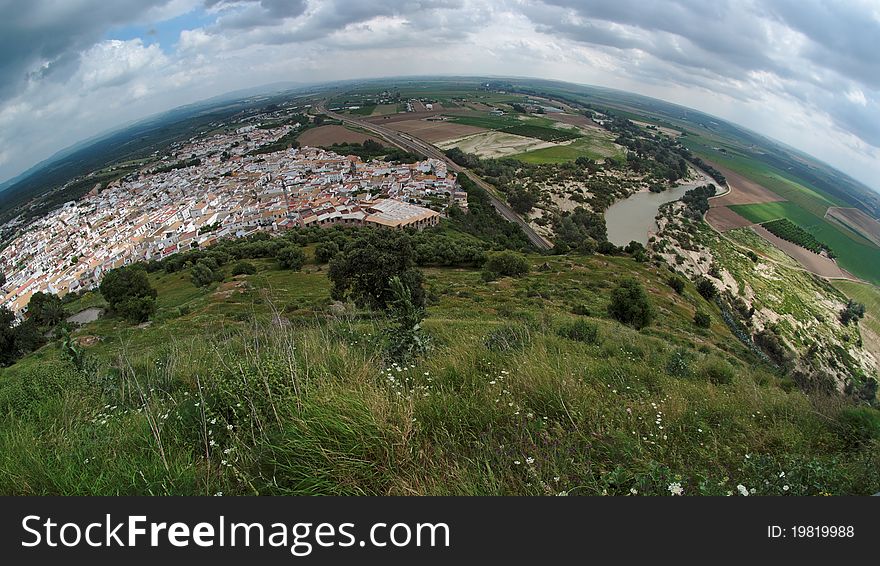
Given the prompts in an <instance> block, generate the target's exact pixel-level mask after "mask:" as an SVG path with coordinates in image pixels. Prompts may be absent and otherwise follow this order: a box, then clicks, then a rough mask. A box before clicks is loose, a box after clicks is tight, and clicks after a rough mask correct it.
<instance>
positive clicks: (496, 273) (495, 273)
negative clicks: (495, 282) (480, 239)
mask: <svg viewBox="0 0 880 566" xmlns="http://www.w3.org/2000/svg"><path fill="white" fill-rule="evenodd" d="M528 272H529V262H528V261H526V258H525V257H524V256H523V255H522V254H518V253H516V252H512V251H510V250H505V251H502V252H496V253H492V254H489V257H488V258H487V259H486V264H485V266H484V272H483V273H484V279H489V278H491V279H495V278H497V277H519V276H521V275H525V274H526V273H528Z"/></svg>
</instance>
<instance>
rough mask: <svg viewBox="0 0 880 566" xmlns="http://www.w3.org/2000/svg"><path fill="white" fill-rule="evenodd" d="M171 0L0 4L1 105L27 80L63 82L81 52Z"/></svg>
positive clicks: (36, 0) (0, 0)
mask: <svg viewBox="0 0 880 566" xmlns="http://www.w3.org/2000/svg"><path fill="white" fill-rule="evenodd" d="M169 1H170V0H114V1H113V2H106V1H102V0H69V1H65V2H49V1H44V0H29V1H28V2H20V1H16V0H0V14H3V17H2V18H0V101H3V100H7V99H9V98H10V97H11V96H14V95H15V94H16V93H18V92H20V91H21V90H22V89H23V88H24V86H25V84H26V81H27V80H28V79H31V80H57V81H63V80H65V79H67V78H69V77H70V75H71V74H72V73H73V72H74V71H75V69H76V66H77V64H78V61H79V56H80V55H79V54H80V53H81V52H82V51H83V50H85V49H88V48H89V47H91V46H92V45H94V44H95V42H97V41H99V40H100V39H101V37H102V36H103V34H104V33H105V32H106V31H107V29H108V28H110V27H112V26H117V25H124V24H126V23H130V22H132V21H135V20H136V19H137V18H138V17H139V16H141V15H143V14H145V13H146V12H148V11H149V10H150V9H152V8H155V7H157V6H162V5H165V4H167V3H168V2H169Z"/></svg>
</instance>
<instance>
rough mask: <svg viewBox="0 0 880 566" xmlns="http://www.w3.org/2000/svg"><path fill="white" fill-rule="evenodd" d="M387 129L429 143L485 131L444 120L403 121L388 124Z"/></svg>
mask: <svg viewBox="0 0 880 566" xmlns="http://www.w3.org/2000/svg"><path fill="white" fill-rule="evenodd" d="M389 127H390V128H392V129H395V130H398V131H400V132H404V133H407V134H410V135H412V136H415V137H417V138H419V139H422V140H425V141H426V142H430V143H435V142H442V141H447V140H452V139H458V138H463V137H465V136H470V135H473V134H479V133H480V132H485V131H486V130H485V129H484V128H478V127H477V126H467V125H465V124H457V123H455V122H449V121H445V120H441V121H429V120H404V121H403V122H394V123H393V124H389Z"/></svg>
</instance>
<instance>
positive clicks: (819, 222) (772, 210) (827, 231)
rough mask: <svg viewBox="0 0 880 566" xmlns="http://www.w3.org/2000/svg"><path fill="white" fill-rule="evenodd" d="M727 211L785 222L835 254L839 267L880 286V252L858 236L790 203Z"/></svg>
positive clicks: (758, 219)
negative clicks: (788, 221)
mask: <svg viewBox="0 0 880 566" xmlns="http://www.w3.org/2000/svg"><path fill="white" fill-rule="evenodd" d="M730 209H731V210H733V211H734V212H736V213H737V214H739V215H740V216H743V217H744V218H747V219H749V220H751V221H752V222H758V223H763V222H768V221H770V220H776V219H777V218H787V219H789V220H790V221H792V222H794V223H795V224H797V225H798V226H800V227H801V228H803V229H804V230H806V231H807V232H809V233H810V234H812V235H813V236H815V237H816V239H817V240H819V241H820V242H822V243H824V244H826V245H828V246H829V247H830V248H831V249H832V250H834V253H835V254H837V262H838V263H839V264H840V266H841V267H843V268H844V269H846V270H847V271H849V272H850V273H852V274H853V275H855V276H857V277H860V278H862V279H865V280H866V281H870V282H872V283H874V284H880V248H878V247H877V246H875V245H874V244H872V243H871V242H869V241H868V240H866V239H864V238H862V237H861V236H858V235H857V234H855V233H853V232H850V231H848V230H847V231H844V230H841V229H840V228H839V227H837V226H836V225H834V224H832V223H831V222H828V221H827V220H825V219H824V218H821V217H818V216H815V215H813V214H811V213H810V212H808V211H806V210H804V209H803V208H801V207H800V206H798V205H797V204H795V203H791V202H765V203H760V204H739V205H734V206H731V207H730Z"/></svg>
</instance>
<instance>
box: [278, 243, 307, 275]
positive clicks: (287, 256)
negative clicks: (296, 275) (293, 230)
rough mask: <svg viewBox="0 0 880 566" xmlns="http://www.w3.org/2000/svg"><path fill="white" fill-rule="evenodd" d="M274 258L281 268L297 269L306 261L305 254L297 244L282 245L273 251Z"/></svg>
mask: <svg viewBox="0 0 880 566" xmlns="http://www.w3.org/2000/svg"><path fill="white" fill-rule="evenodd" d="M275 259H277V260H278V263H279V264H280V265H281V268H282V269H290V270H291V271H299V270H300V269H302V266H303V264H304V263H305V262H306V254H305V253H303V251H302V248H300V247H299V246H284V247H283V248H281V249H279V250H278V251H277V252H276V253H275Z"/></svg>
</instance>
